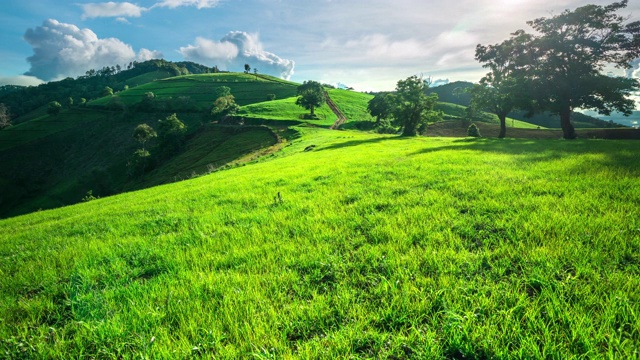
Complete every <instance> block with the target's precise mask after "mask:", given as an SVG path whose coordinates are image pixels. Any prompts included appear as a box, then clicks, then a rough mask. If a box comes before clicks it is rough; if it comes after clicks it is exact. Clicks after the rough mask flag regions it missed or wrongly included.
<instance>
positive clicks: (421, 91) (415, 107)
mask: <svg viewBox="0 0 640 360" xmlns="http://www.w3.org/2000/svg"><path fill="white" fill-rule="evenodd" d="M428 88H429V85H428V84H427V82H425V81H424V79H422V78H421V77H418V76H416V75H413V76H410V77H408V78H407V79H405V80H400V81H398V84H397V86H396V93H395V106H394V107H393V110H392V114H393V119H394V122H395V124H396V125H398V126H401V127H402V128H403V130H402V135H403V136H416V135H417V132H418V127H420V126H421V125H423V124H425V122H426V121H427V118H428V117H429V116H432V114H430V113H431V112H433V109H434V106H435V105H436V103H437V101H438V96H437V95H436V94H430V95H426V92H427V89H428Z"/></svg>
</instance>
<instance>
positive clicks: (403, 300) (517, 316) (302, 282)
mask: <svg viewBox="0 0 640 360" xmlns="http://www.w3.org/2000/svg"><path fill="white" fill-rule="evenodd" d="M298 131H299V132H300V134H301V137H300V138H299V139H298V140H295V141H294V142H292V143H290V145H289V146H287V147H286V148H285V149H284V150H283V151H282V152H280V153H278V154H277V155H276V156H274V157H272V158H271V159H270V160H266V159H264V160H263V161H261V162H259V163H256V164H252V165H250V166H245V167H237V168H233V169H229V170H225V171H220V172H216V173H213V174H211V175H208V176H203V177H199V178H196V179H193V180H189V181H185V182H180V183H174V184H169V185H165V186H161V187H155V188H150V189H147V190H143V191H138V192H132V193H126V194H121V195H118V196H113V197H109V198H104V199H99V200H95V201H90V202H88V203H83V204H79V205H75V206H71V207H66V208H62V209H57V210H53V211H43V212H38V213H33V214H30V215H26V216H21V217H17V218H12V219H7V220H0V259H1V261H0V275H1V277H0V294H1V296H2V301H0V339H1V340H0V353H2V354H3V356H4V357H6V358H134V357H140V358H171V359H175V358H257V359H276V358H277V359H280V358H326V359H336V358H397V359H402V358H435V359H445V358H450V359H451V358H453V359H463V358H476V359H483V358H487V359H488V358H498V359H507V358H551V359H570V358H589V359H594V358H603V359H611V358H616V359H632V358H638V357H639V356H640V354H639V351H640V350H639V346H640V330H639V329H640V291H638V289H640V255H639V254H640V210H639V207H638V204H640V186H638V177H639V175H640V168H638V166H637V150H638V147H637V143H635V142H627V141H615V142H614V141H588V140H576V141H556V140H554V141H549V140H537V141H536V140H507V139H503V140H492V139H480V140H471V139H464V138H435V139H434V138H398V137H395V136H378V135H372V134H364V133H358V132H351V131H329V130H324V129H317V128H315V129H314V128H310V127H303V128H300V129H298ZM310 145H315V147H310ZM305 149H306V150H310V149H312V150H311V151H305Z"/></svg>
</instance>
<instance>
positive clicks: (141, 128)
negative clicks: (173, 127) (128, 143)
mask: <svg viewBox="0 0 640 360" xmlns="http://www.w3.org/2000/svg"><path fill="white" fill-rule="evenodd" d="M157 136H158V134H157V133H156V131H155V130H153V128H152V127H151V126H149V125H147V124H140V125H138V126H136V128H135V129H134V130H133V138H134V139H135V140H136V141H137V142H139V143H140V145H142V151H145V144H146V143H147V142H148V141H150V140H151V139H153V138H155V137H157Z"/></svg>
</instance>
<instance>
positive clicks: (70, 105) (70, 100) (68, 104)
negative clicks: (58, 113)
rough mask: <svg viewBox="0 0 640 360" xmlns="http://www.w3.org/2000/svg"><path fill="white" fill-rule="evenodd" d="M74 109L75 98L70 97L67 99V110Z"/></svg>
mask: <svg viewBox="0 0 640 360" xmlns="http://www.w3.org/2000/svg"><path fill="white" fill-rule="evenodd" d="M72 107H73V98H72V97H71V96H69V98H67V108H69V109H71V108H72Z"/></svg>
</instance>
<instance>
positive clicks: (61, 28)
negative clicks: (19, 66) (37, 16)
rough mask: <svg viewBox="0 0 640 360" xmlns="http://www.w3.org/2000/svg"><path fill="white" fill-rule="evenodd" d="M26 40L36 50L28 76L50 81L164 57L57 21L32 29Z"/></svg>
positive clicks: (30, 58)
mask: <svg viewBox="0 0 640 360" xmlns="http://www.w3.org/2000/svg"><path fill="white" fill-rule="evenodd" d="M24 38H25V40H26V41H27V42H28V43H29V44H30V45H31V47H32V48H33V55H32V56H30V57H28V58H27V61H28V62H29V63H30V64H31V68H30V70H29V71H28V72H26V73H25V75H29V76H35V77H37V78H40V79H43V80H46V81H49V80H55V79H60V78H64V77H69V76H70V77H73V76H77V75H81V74H84V73H85V72H86V71H87V70H89V69H100V68H102V67H104V66H113V65H116V64H126V63H129V62H131V61H133V60H147V59H148V58H150V57H153V58H160V57H162V54H160V53H159V52H154V51H150V50H147V49H142V50H140V52H139V53H138V54H136V53H135V51H134V50H133V49H132V48H131V46H130V45H128V44H125V43H124V42H122V41H120V40H119V39H116V38H105V39H100V38H98V36H97V35H96V34H95V33H94V32H93V31H91V30H90V29H80V28H78V27H77V26H75V25H72V24H65V23H61V22H59V21H57V20H53V19H49V20H46V21H44V23H43V24H42V26H38V27H36V28H34V29H28V30H27V32H26V33H25V35H24Z"/></svg>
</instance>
